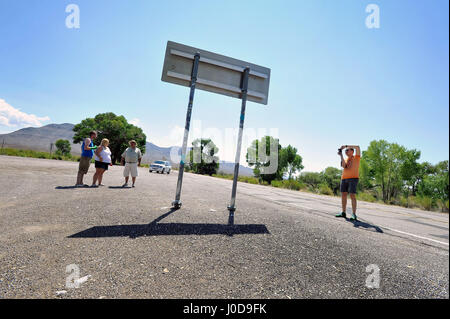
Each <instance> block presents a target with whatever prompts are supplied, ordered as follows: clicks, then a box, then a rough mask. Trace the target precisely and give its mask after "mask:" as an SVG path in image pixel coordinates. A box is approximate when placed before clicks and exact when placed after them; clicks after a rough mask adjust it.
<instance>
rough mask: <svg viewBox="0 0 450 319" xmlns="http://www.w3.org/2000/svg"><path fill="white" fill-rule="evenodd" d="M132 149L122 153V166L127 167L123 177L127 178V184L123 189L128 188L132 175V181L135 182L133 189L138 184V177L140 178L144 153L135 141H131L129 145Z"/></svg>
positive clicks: (129, 148)
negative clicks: (139, 168)
mask: <svg viewBox="0 0 450 319" xmlns="http://www.w3.org/2000/svg"><path fill="white" fill-rule="evenodd" d="M128 144H129V145H130V147H128V148H127V149H126V150H125V151H124V152H123V153H122V159H121V164H122V165H125V168H124V169H123V176H124V177H125V184H123V185H122V187H127V186H128V179H129V177H130V175H131V180H132V182H133V184H132V186H131V187H134V184H135V183H136V177H137V176H138V166H141V159H142V152H141V150H140V149H139V148H138V147H137V143H136V141H135V140H131V141H130V142H129V143H128Z"/></svg>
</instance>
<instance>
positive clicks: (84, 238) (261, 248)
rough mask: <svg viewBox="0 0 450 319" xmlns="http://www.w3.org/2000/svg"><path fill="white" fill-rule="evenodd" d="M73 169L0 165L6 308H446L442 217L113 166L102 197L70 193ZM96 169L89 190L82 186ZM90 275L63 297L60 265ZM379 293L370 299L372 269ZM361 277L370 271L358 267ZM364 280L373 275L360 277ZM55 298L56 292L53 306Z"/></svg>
mask: <svg viewBox="0 0 450 319" xmlns="http://www.w3.org/2000/svg"><path fill="white" fill-rule="evenodd" d="M76 170H77V163H71V162H62V161H52V160H40V159H28V158H16V157H5V156H0V180H1V182H2V185H5V187H2V191H1V192H0V220H1V223H0V297H3V298H17V297H27V298H38V297H42V298H128V297H131V298H448V296H449V294H448V280H449V278H448V270H449V269H448V268H449V263H448V214H441V213H433V212H424V211H420V210H411V209H405V208H401V207H394V206H387V205H380V204H372V203H363V202H360V203H359V214H358V215H359V217H360V219H361V222H359V223H358V222H357V223H353V222H350V221H348V220H343V219H338V218H335V217H334V214H335V213H336V212H337V211H339V210H340V209H339V207H340V200H339V198H335V197H329V196H320V195H315V194H309V193H303V192H296V191H290V190H284V189H277V188H272V187H265V186H260V185H251V184H245V183H239V184H238V194H237V211H236V217H235V224H236V225H235V226H234V227H228V226H227V225H226V224H227V220H228V211H227V210H226V207H227V205H228V203H229V200H230V195H231V181H229V180H223V179H217V178H212V177H208V176H199V175H194V174H185V179H184V183H183V192H182V197H181V199H182V202H183V206H182V208H181V209H180V210H178V211H171V210H170V204H171V202H172V201H173V199H174V196H175V186H176V179H177V174H176V173H175V172H173V173H172V174H170V175H160V174H155V173H153V174H150V173H148V172H147V170H146V169H144V168H141V169H140V176H139V177H138V182H137V185H136V186H137V187H136V188H133V189H131V188H128V189H122V188H120V187H118V186H120V185H121V184H122V183H123V180H122V177H121V172H122V168H121V167H119V166H115V167H112V168H111V169H110V171H108V172H106V173H105V177H104V183H105V184H106V186H104V187H100V188H95V189H94V188H78V189H77V188H71V185H73V184H74V179H75V176H76ZM92 173H93V168H92V167H91V170H90V172H89V174H88V176H87V178H86V180H85V182H89V181H90V180H91V178H92ZM72 264H75V265H77V266H78V267H79V268H80V276H87V275H89V276H90V277H88V279H87V280H86V282H85V283H83V284H82V285H81V287H80V288H78V289H71V288H67V287H66V279H67V276H68V274H67V273H66V267H67V266H68V265H72ZM374 266H375V267H377V269H379V276H378V277H379V287H378V288H369V287H367V282H368V280H369V279H370V278H372V279H373V277H370V275H371V274H372V273H371V271H370V269H374V268H373V267H374ZM367 267H369V268H367ZM367 269H369V271H367ZM57 291H65V292H64V293H60V294H58V295H57V294H56V292H57Z"/></svg>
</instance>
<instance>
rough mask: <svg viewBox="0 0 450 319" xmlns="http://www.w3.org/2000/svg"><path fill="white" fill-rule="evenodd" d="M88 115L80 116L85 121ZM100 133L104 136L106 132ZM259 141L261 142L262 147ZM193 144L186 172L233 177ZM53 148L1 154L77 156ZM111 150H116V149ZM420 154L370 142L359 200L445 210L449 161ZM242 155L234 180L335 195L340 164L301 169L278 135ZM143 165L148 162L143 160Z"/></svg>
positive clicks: (199, 143) (209, 150)
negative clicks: (242, 172) (244, 170)
mask: <svg viewBox="0 0 450 319" xmlns="http://www.w3.org/2000/svg"><path fill="white" fill-rule="evenodd" d="M101 115H102V116H104V117H105V118H106V119H107V120H108V121H109V120H110V118H114V119H115V115H114V114H111V113H107V114H101ZM90 120H91V119H86V120H84V121H87V122H90ZM108 121H106V122H108ZM119 123H120V124H121V125H122V124H123V127H122V129H124V130H128V131H132V133H133V134H130V135H131V136H133V137H135V136H140V137H141V143H144V144H145V135H143V134H142V130H140V129H139V128H137V127H133V126H132V125H129V124H127V123H126V122H124V121H123V119H121V118H120V121H119ZM82 126H83V129H81V128H80V127H81V125H80V126H78V127H76V129H74V131H78V134H77V139H75V138H74V142H75V141H78V140H79V139H80V136H84V135H86V134H87V133H85V132H87V131H88V130H91V129H96V128H97V129H98V127H94V125H87V124H86V123H83V125H82ZM105 126H106V124H105ZM102 128H103V127H102ZM81 131H82V132H83V133H81ZM103 135H105V136H107V135H106V134H105V133H103ZM119 135H120V134H119ZM131 136H127V137H126V138H123V140H121V144H122V145H121V147H120V150H122V149H124V148H125V147H126V141H127V140H128V139H129V138H131ZM264 145H265V147H263V146H264ZM192 146H193V148H192V150H191V151H190V153H189V154H188V155H187V162H186V166H185V169H186V171H188V172H192V173H196V174H202V175H210V176H213V177H218V178H224V179H229V180H232V179H233V175H232V174H223V173H221V172H219V171H218V169H219V157H218V156H217V155H216V154H217V152H218V148H217V147H216V145H215V144H214V143H213V142H212V141H211V139H198V140H195V141H194V142H193V143H192ZM56 147H57V150H56V151H55V153H53V154H50V153H48V152H38V151H33V150H20V149H12V148H2V149H1V150H0V155H9V156H21V157H33V158H43V159H55V160H65V161H79V159H80V157H79V156H73V155H71V154H70V143H69V141H67V140H58V141H57V143H56ZM275 151H278V152H275ZM116 152H117V154H119V150H117V151H116ZM264 153H265V154H264ZM270 154H277V156H278V157H277V158H271V156H270ZM420 155H421V152H420V151H418V150H415V149H413V150H408V149H406V148H405V147H404V146H401V145H399V144H396V143H389V142H387V141H385V140H378V141H376V140H375V141H372V142H371V143H370V145H369V147H368V148H367V150H365V151H363V152H362V157H361V164H360V179H359V184H358V194H357V198H358V200H361V201H366V202H372V203H384V204H389V205H398V206H403V207H407V208H420V209H424V210H428V211H441V212H448V211H449V161H448V160H446V161H442V162H439V163H437V164H435V165H433V164H431V163H428V162H419V159H420ZM116 157H117V155H116ZM246 158H247V163H248V165H249V166H250V167H252V168H253V173H254V177H248V176H239V178H238V181H240V182H244V183H249V184H259V185H266V186H272V187H277V188H286V189H290V190H294V191H305V192H311V193H315V194H321V195H329V196H340V192H339V186H340V181H341V173H342V171H341V169H338V168H336V167H327V168H325V169H324V170H323V171H322V172H302V169H303V165H302V157H301V156H300V155H299V154H298V152H297V149H296V148H295V147H292V146H291V145H288V146H287V147H282V146H281V145H280V143H279V141H278V139H275V138H273V137H271V136H265V137H263V138H261V139H260V140H255V141H253V142H252V144H251V145H250V147H249V148H248V149H247V155H246ZM336 158H337V156H336ZM194 159H195V160H194ZM271 161H272V164H273V162H277V166H276V167H275V168H273V167H271V166H270V165H271ZM337 161H338V159H337ZM142 166H144V167H148V165H146V164H143V165H142ZM174 168H176V167H174ZM269 169H270V171H269Z"/></svg>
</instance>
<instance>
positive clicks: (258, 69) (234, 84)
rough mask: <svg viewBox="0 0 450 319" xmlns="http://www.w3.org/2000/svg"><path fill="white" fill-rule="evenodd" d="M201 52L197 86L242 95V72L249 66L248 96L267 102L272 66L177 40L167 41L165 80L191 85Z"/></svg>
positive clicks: (254, 100) (236, 95) (214, 91)
mask: <svg viewBox="0 0 450 319" xmlns="http://www.w3.org/2000/svg"><path fill="white" fill-rule="evenodd" d="M197 52H198V53H199V54H200V63H199V65H198V75H197V83H196V88H197V89H200V90H205V91H209V92H213V93H219V94H223V95H227V96H232V97H235V98H241V96H242V91H241V81H242V73H243V72H244V70H245V68H246V67H249V68H250V73H249V78H248V91H247V99H248V100H249V101H252V102H256V103H261V104H267V99H268V94H269V81H270V69H268V68H265V67H262V66H259V65H255V64H252V63H248V62H245V61H241V60H236V59H233V58H230V57H227V56H223V55H220V54H216V53H212V52H209V51H205V50H200V49H197V48H193V47H190V46H187V45H183V44H179V43H176V42H171V41H169V42H167V48H166V56H165V60H164V67H163V73H162V78H161V79H162V81H165V82H170V83H175V84H179V85H183V86H188V87H189V86H190V82H191V72H192V66H193V63H194V56H195V54H196V53H197Z"/></svg>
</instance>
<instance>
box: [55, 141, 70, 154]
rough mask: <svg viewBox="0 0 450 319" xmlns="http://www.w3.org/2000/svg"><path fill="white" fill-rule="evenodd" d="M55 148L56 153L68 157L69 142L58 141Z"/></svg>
mask: <svg viewBox="0 0 450 319" xmlns="http://www.w3.org/2000/svg"><path fill="white" fill-rule="evenodd" d="M55 146H56V148H57V151H56V152H57V153H59V154H61V155H65V156H69V155H70V150H71V147H70V142H69V141H68V140H63V139H59V140H57V141H56V142H55Z"/></svg>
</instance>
